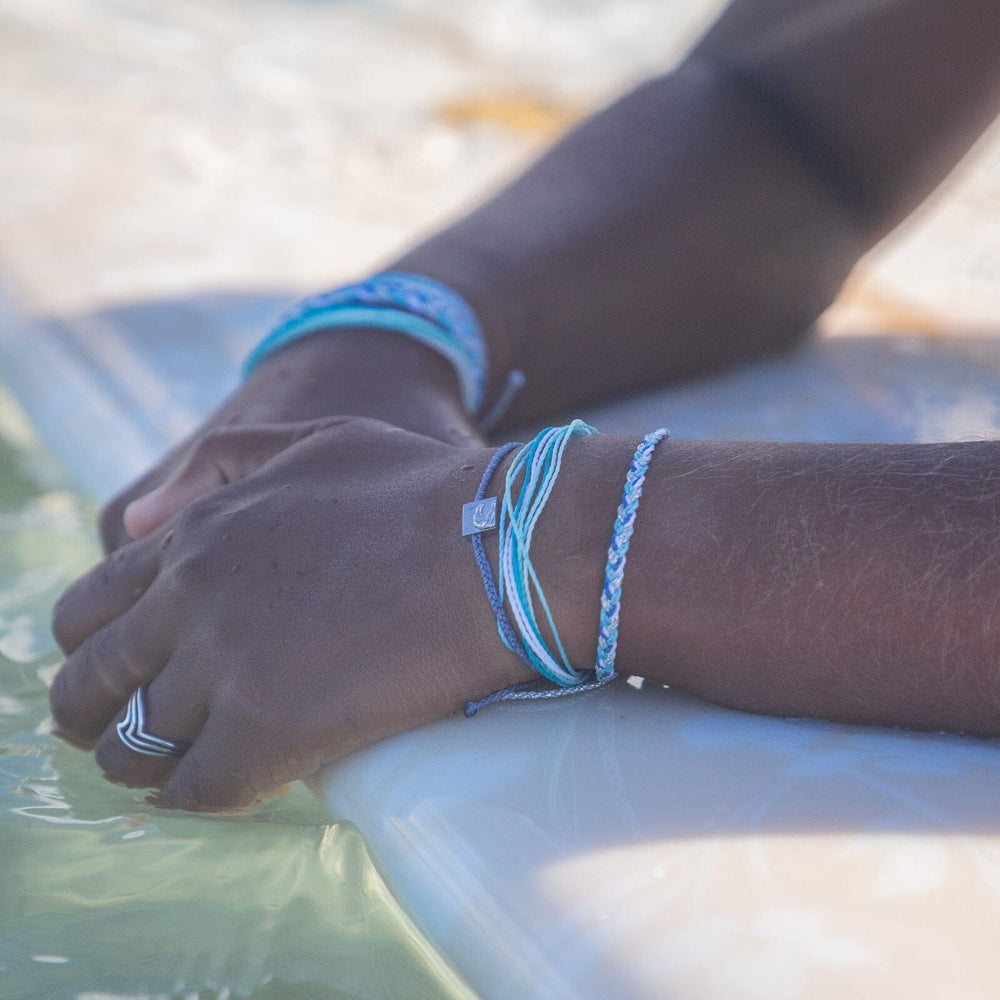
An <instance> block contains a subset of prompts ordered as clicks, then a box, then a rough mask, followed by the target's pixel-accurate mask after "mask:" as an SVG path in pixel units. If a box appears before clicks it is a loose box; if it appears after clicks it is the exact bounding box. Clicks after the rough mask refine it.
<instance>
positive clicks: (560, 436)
mask: <svg viewBox="0 0 1000 1000" xmlns="http://www.w3.org/2000/svg"><path fill="white" fill-rule="evenodd" d="M595 433H596V431H595V430H594V428H593V427H591V426H589V425H588V424H585V423H584V422H583V421H582V420H574V421H573V422H572V423H571V424H567V425H566V426H565V427H547V428H546V429H545V430H543V431H541V432H540V433H539V434H538V435H537V436H536V437H535V438H534V439H533V440H532V441H530V442H529V443H528V444H526V445H524V446H523V447H521V449H520V451H518V453H517V455H516V456H515V458H514V461H513V462H512V463H511V465H510V467H509V469H508V470H507V477H506V482H505V486H504V493H503V498H502V502H501V505H500V520H499V531H500V539H499V551H500V557H499V563H500V569H499V573H498V575H499V578H500V586H499V588H498V587H497V586H496V584H495V583H494V579H493V573H492V570H491V569H490V566H489V563H488V562H487V560H486V555H485V552H484V550H483V547H482V542H481V541H480V539H479V534H480V533H481V532H482V531H486V530H489V529H490V528H492V527H496V526H497V524H496V519H495V517H494V516H493V514H492V513H491V512H492V511H493V509H495V507H496V498H491V499H489V500H485V499H484V497H485V491H486V487H487V485H488V483H489V479H490V477H491V476H492V474H493V472H494V470H495V469H496V466H497V464H498V463H499V461H500V459H502V458H503V457H504V455H506V454H507V453H508V452H509V451H511V450H513V448H515V447H517V446H516V445H513V444H511V445H507V446H506V447H504V448H502V449H501V450H500V451H499V452H498V453H497V454H496V455H495V456H494V460H493V461H492V462H491V463H490V465H489V467H488V468H487V470H486V473H485V474H484V476H483V481H482V483H481V484H480V487H479V490H478V492H477V494H476V498H475V500H474V501H473V502H472V503H470V504H467V505H466V507H465V509H464V510H463V524H464V531H465V533H466V534H471V535H472V536H473V547H474V549H475V553H476V562H477V564H478V565H479V569H480V573H481V574H482V577H483V583H484V585H485V588H486V594H487V598H488V599H489V602H490V606H491V607H492V608H493V611H494V614H495V615H496V618H497V630H498V631H499V633H500V637H501V639H502V640H503V642H504V645H506V646H507V648H508V649H510V650H511V651H512V652H514V653H516V654H517V656H518V657H519V658H520V659H521V660H523V661H524V662H525V663H526V664H527V665H528V666H530V667H532V668H533V669H534V670H535V671H536V672H537V673H539V674H540V675H541V676H542V677H543V678H544V679H545V680H548V681H550V682H552V683H553V684H555V685H556V686H555V687H550V688H539V687H538V685H537V684H536V683H527V684H515V685H513V686H511V687H508V688H504V689H503V690H501V691H496V692H494V693H493V694H491V695H488V696H487V697H486V698H483V699H482V700H480V701H475V702H469V703H468V704H467V705H466V707H465V714H466V715H468V716H472V715H475V714H476V712H477V711H478V710H479V709H480V708H482V707H484V706H485V705H489V704H492V703H493V702H495V701H512V700H518V699H537V698H556V697H560V696H562V695H565V694H575V693H578V692H581V691H592V690H594V689H595V688H599V687H603V686H604V685H605V684H607V683H608V682H609V681H611V680H613V679H614V677H615V676H616V673H615V656H616V653H617V650H618V623H619V616H620V613H621V594H622V583H623V581H624V576H625V562H626V557H627V554H628V549H629V545H630V544H631V540H632V534H633V531H634V530H635V520H636V515H637V513H638V509H639V501H640V499H641V498H642V491H643V486H644V484H645V480H646V473H647V471H648V469H649V464H650V461H651V459H652V457H653V451H654V450H655V448H656V446H657V445H658V444H659V443H660V442H661V441H663V440H666V439H667V438H668V437H669V436H670V432H669V431H668V430H666V428H662V427H661V428H659V429H658V430H655V431H652V432H651V433H649V434H647V435H646V436H645V437H644V438H643V439H642V441H641V442H640V444H639V446H638V448H637V449H636V452H635V455H634V456H633V458H632V462H631V465H630V466H629V470H628V474H627V475H626V477H625V487H624V490H623V493H622V499H621V503H620V504H619V507H618V513H617V516H616V518H615V523H614V527H613V529H612V532H611V544H610V545H609V547H608V559H607V565H606V567H605V572H604V586H603V587H602V591H601V616H600V623H599V629H598V643H597V655H596V659H595V664H594V669H593V670H590V671H585V670H580V669H578V668H576V667H574V666H573V665H572V664H570V662H569V660H568V658H567V657H566V653H565V650H564V649H563V646H562V642H561V641H560V639H559V631H558V629H557V628H556V624H555V621H554V620H553V618H552V614H551V611H550V610H549V605H548V602H547V600H546V598H545V594H544V592H543V590H542V587H541V584H540V583H539V580H538V574H537V573H536V572H535V569H534V567H533V565H532V563H531V557H530V548H531V539H532V535H533V532H534V528H535V526H536V524H537V523H538V519H539V517H540V515H541V513H542V511H543V510H544V508H545V504H546V502H547V501H548V498H549V496H550V495H551V493H552V488H553V486H554V484H555V481H556V478H557V477H558V475H559V470H560V468H561V465H562V458H563V453H564V452H565V449H566V445H567V443H568V442H569V440H570V438H571V437H574V436H576V435H580V434H595ZM515 495H516V499H515ZM484 512H485V513H486V514H487V515H488V516H485V517H482V519H481V520H480V521H478V522H477V520H476V515H480V516H481V515H482V514H483V513H484ZM505 596H506V599H507V602H508V603H509V605H510V609H511V614H510V616H508V615H507V613H506V610H505V608H504V598H505ZM536 603H537V605H538V607H539V608H540V609H541V611H542V612H543V615H544V618H545V621H546V622H547V624H548V630H549V634H550V635H551V637H552V642H553V643H554V645H555V651H553V650H552V649H551V648H550V647H549V644H548V643H547V642H546V640H545V638H544V636H543V634H542V631H541V629H540V628H539V621H538V615H537V613H536V610H535V605H536ZM512 623H513V624H512Z"/></svg>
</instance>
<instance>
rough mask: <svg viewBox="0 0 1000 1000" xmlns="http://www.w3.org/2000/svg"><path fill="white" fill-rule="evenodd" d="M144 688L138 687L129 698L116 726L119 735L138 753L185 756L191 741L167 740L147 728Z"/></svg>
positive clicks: (159, 755) (157, 755)
mask: <svg viewBox="0 0 1000 1000" xmlns="http://www.w3.org/2000/svg"><path fill="white" fill-rule="evenodd" d="M143 698H144V695H143V689H142V688H138V689H136V691H135V692H134V693H133V695H132V697H131V698H129V700H128V708H126V709H125V718H124V719H122V721H121V722H119V723H118V725H117V726H116V727H115V728H116V729H117V730H118V737H119V739H120V740H121V741H122V743H124V744H125V746H127V747H128V748H129V750H134V751H135V752H136V753H141V754H144V755H145V756H147V757H183V756H184V754H185V753H186V752H187V750H188V748H189V747H190V745H191V744H190V743H179V742H177V741H175V740H166V739H164V738H163V737H162V736H154V735H153V734H152V733H150V732H148V731H147V730H146V704H145V702H144V700H143Z"/></svg>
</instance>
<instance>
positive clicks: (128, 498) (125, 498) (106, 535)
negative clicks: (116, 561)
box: [97, 442, 187, 555]
mask: <svg viewBox="0 0 1000 1000" xmlns="http://www.w3.org/2000/svg"><path fill="white" fill-rule="evenodd" d="M186 447H187V443H186V442H185V443H184V444H182V445H180V446H179V447H177V448H175V449H174V450H173V451H172V452H170V454H169V455H167V456H166V457H165V458H164V459H163V461H162V462H160V463H159V464H158V465H155V466H153V468H152V469H150V470H149V471H148V472H147V473H146V474H145V475H143V476H142V477H141V478H139V479H137V480H136V481H135V482H134V483H132V484H131V485H129V486H128V487H127V488H126V489H124V490H122V491H121V493H119V494H118V495H117V496H115V497H113V498H112V499H111V500H109V501H108V502H107V503H106V504H105V505H104V506H103V507H102V508H101V510H100V513H99V514H98V515H97V530H98V534H99V535H100V538H101V545H102V547H103V549H104V552H105V554H106V555H110V554H111V553H112V552H115V551H116V550H117V549H120V548H122V546H124V545H127V544H128V543H129V542H131V541H132V536H131V535H129V533H128V532H127V531H126V530H125V521H124V513H125V508H126V507H127V506H128V505H129V504H130V503H131V502H132V501H133V500H135V499H136V498H137V497H141V496H145V494H147V493H149V492H151V491H152V490H154V489H155V488H156V487H157V486H159V485H160V484H161V483H162V482H163V481H164V480H165V479H166V478H167V477H168V476H169V475H170V474H171V473H172V472H173V470H174V469H175V468H176V467H177V464H178V462H179V461H180V459H181V456H182V455H183V454H184V453H185V449H186Z"/></svg>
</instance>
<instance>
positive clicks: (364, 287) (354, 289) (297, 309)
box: [243, 271, 524, 427]
mask: <svg viewBox="0 0 1000 1000" xmlns="http://www.w3.org/2000/svg"><path fill="white" fill-rule="evenodd" d="M347 327H367V328H370V329H376V330H386V331H389V332H392V333H400V334H403V335H404V336H407V337H410V338H411V339H412V340H416V341H418V342H419V343H421V344H424V345H426V346H427V347H429V348H431V350H434V351H436V352H437V353H438V354H440V355H442V357H444V358H445V359H446V360H447V361H449V362H450V363H451V365H452V367H453V368H454V369H455V372H456V374H457V375H458V381H459V385H460V386H461V391H462V399H463V401H464V403H465V406H466V409H467V410H468V412H469V413H470V414H471V415H473V416H476V415H479V414H480V413H481V411H482V409H483V404H484V401H485V398H486V387H487V384H488V382H489V358H488V355H487V350H486V340H485V338H484V337H483V331H482V328H481V326H480V324H479V320H478V318H477V317H476V314H475V311H474V310H473V309H472V307H471V306H470V305H469V304H468V303H467V302H466V301H465V299H463V298H462V296H461V295H459V294H458V292H456V291H454V290H453V289H451V288H449V287H448V286H447V285H443V284H442V283H441V282H439V281H434V280H433V279H432V278H426V277H424V276H423V275H419V274H405V273H403V272H400V271H383V272H381V273H379V274H376V275H373V276H372V277H371V278H369V279H367V280H366V281H361V282H358V283H356V284H352V285H344V286H342V287H340V288H335V289H333V290H332V291H328V292H321V293H320V294H318V295H312V296H310V297H309V298H306V299H303V300H302V301H301V302H298V303H297V304H296V305H295V306H293V307H292V308H291V309H290V310H289V311H288V312H286V313H285V314H284V315H283V316H281V317H280V318H279V320H278V321H277V323H276V324H275V325H274V327H272V329H271V331H270V332H269V333H268V334H267V336H266V337H264V339H263V340H262V341H261V342H260V343H259V344H258V345H257V346H256V347H255V348H254V349H253V350H252V351H251V352H250V355H249V356H248V357H247V359H246V361H245V362H244V364H243V377H244V378H246V377H247V376H248V375H250V374H251V372H253V370H254V369H255V368H256V367H257V366H258V365H259V364H260V363H261V362H262V361H263V360H264V359H265V358H266V357H268V356H269V355H271V354H273V353H274V352H275V351H277V350H279V349H280V348H282V347H285V346H286V345H287V344H290V343H292V342H293V341H296V340H298V339H300V338H302V337H305V336H308V335H309V334H311V333H316V332H318V331H320V330H335V329H344V328H347ZM523 383H524V376H523V375H522V374H521V372H511V373H510V375H509V376H508V378H507V383H506V386H505V388H504V390H503V392H502V393H501V395H500V398H499V399H498V400H497V402H496V403H495V404H494V406H493V407H492V409H491V410H490V412H489V414H487V415H486V416H485V417H482V418H481V421H480V422H481V424H482V425H483V426H484V427H488V426H490V425H491V424H492V423H493V422H495V421H496V420H497V419H498V418H499V416H500V415H501V414H502V413H503V410H504V409H506V407H507V405H509V403H510V400H511V399H512V398H513V396H514V394H515V393H516V392H517V390H518V389H520V387H521V386H522V385H523Z"/></svg>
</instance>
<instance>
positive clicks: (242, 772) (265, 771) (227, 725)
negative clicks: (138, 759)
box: [154, 709, 321, 812]
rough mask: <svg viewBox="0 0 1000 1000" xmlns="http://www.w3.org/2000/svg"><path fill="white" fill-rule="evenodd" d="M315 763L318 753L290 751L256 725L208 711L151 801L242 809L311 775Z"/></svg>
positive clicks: (175, 805) (172, 805)
mask: <svg viewBox="0 0 1000 1000" xmlns="http://www.w3.org/2000/svg"><path fill="white" fill-rule="evenodd" d="M320 763H321V758H320V755H319V753H307V754H301V753H296V752H294V751H293V750H291V749H290V748H289V744H288V743H287V741H286V740H283V739H281V738H268V737H267V736H266V735H265V730H264V729H262V727H260V726H252V725H243V724H242V723H241V722H240V721H238V720H237V719H236V718H235V717H234V716H233V715H232V714H230V713H228V712H225V711H219V710H215V709H213V710H212V711H210V712H209V716H208V719H207V721H206V722H205V726H204V728H203V729H202V730H201V733H200V734H199V736H198V738H197V740H195V742H194V745H193V746H192V747H191V749H190V750H188V752H187V753H186V754H185V755H184V757H183V758H182V759H181V760H180V761H179V762H178V764H177V767H176V768H175V769H174V771H173V774H172V775H171V776H170V778H169V780H168V781H167V782H166V783H165V784H164V786H163V791H162V793H161V794H160V795H159V796H157V797H156V798H155V799H154V801H155V802H156V804H158V805H162V806H167V807H168V808H174V809H190V810H196V811H199V812H211V811H221V810H234V809H246V808H248V807H250V806H252V805H254V804H255V803H257V802H259V801H260V800H261V799H263V798H266V797H268V796H270V795H273V794H276V793H280V791H281V790H282V787H283V786H284V785H286V784H287V783H288V782H291V781H296V780H298V779H300V778H305V777H307V776H309V775H310V774H313V773H314V772H315V771H316V770H317V769H318V768H319V766H320Z"/></svg>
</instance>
